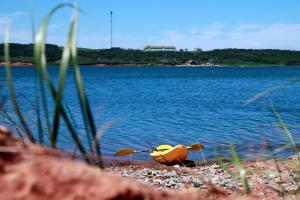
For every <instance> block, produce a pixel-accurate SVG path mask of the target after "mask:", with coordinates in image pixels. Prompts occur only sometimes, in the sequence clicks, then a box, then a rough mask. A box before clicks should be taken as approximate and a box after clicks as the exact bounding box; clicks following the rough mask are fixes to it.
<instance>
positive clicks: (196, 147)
mask: <svg viewBox="0 0 300 200" xmlns="http://www.w3.org/2000/svg"><path fill="white" fill-rule="evenodd" d="M187 149H188V150H189V151H201V150H203V149H204V145H203V144H191V145H189V146H187Z"/></svg>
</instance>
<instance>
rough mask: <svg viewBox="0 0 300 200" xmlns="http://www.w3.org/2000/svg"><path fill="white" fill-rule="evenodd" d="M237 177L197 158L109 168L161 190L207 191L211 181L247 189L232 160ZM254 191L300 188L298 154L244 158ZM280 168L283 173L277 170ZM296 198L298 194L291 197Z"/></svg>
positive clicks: (228, 189)
mask: <svg viewBox="0 0 300 200" xmlns="http://www.w3.org/2000/svg"><path fill="white" fill-rule="evenodd" d="M224 163H226V165H228V169H229V170H230V171H232V172H233V173H234V174H236V175H237V177H234V176H232V175H230V174H229V173H228V172H227V171H224V169H223V168H222V167H221V166H220V165H219V164H218V162H217V161H213V160H209V161H206V162H203V161H195V166H188V167H185V166H179V165H174V166H165V165H162V164H159V163H154V162H148V163H132V162H131V163H127V164H126V163H123V164H119V165H111V166H107V168H106V169H105V171H106V172H108V173H111V174H114V175H118V176H122V177H126V178H129V179H132V180H134V181H138V182H140V183H142V184H146V185H150V186H152V187H154V188H155V189H156V190H158V191H170V190H171V191H186V190H192V191H195V190H196V191H201V192H207V191H208V190H209V188H210V185H211V184H213V186H214V187H216V188H218V189H219V190H221V191H223V192H225V193H226V194H228V195H233V194H235V193H236V192H244V191H245V187H244V184H243V180H242V179H241V178H240V177H239V176H238V170H237V169H236V167H235V166H234V165H233V164H231V163H230V162H226V161H225V162H224ZM241 164H242V166H243V168H244V169H245V173H246V178H247V181H248V184H249V187H250V189H251V191H252V192H253V193H254V194H257V195H259V196H260V197H263V198H264V199H277V198H278V197H279V193H278V192H276V191H279V190H281V188H280V186H279V184H281V185H282V187H284V188H285V190H286V192H287V193H289V194H295V193H296V192H297V189H298V188H297V184H296V183H295V182H294V176H295V175H296V172H295V169H296V156H292V157H288V158H284V159H278V160H277V159H276V160H274V159H266V160H253V161H241ZM278 169H279V170H280V172H281V173H278ZM291 199H297V196H295V197H293V198H291Z"/></svg>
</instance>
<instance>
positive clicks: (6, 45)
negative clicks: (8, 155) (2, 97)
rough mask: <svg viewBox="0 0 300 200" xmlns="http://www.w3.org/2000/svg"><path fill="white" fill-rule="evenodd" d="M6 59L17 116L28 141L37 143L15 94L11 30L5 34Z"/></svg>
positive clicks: (11, 94)
mask: <svg viewBox="0 0 300 200" xmlns="http://www.w3.org/2000/svg"><path fill="white" fill-rule="evenodd" d="M4 59H5V71H6V78H7V82H8V89H9V93H10V97H11V101H12V104H13V106H14V108H15V112H16V115H17V116H18V118H19V120H20V123H21V125H22V126H23V128H24V130H25V132H26V135H27V137H28V139H29V140H30V141H31V142H35V139H34V136H33V134H32V132H31V130H30V128H29V126H28V124H27V122H26V121H25V119H24V117H23V114H22V111H21V109H20V107H19V104H18V101H17V97H16V94H15V88H14V83H13V78H12V72H11V69H10V59H9V28H7V29H6V31H5V34H4Z"/></svg>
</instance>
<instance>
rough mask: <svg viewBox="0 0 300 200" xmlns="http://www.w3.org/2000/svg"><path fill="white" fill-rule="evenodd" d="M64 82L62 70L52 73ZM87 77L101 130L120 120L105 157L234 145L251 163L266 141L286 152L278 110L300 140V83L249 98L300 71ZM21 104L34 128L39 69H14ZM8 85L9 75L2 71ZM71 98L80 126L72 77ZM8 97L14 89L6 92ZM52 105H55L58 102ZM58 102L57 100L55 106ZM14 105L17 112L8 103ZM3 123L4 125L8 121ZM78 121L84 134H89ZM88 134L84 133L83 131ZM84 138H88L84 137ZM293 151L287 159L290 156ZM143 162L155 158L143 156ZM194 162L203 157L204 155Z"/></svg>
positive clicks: (65, 140) (99, 71) (109, 133)
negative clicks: (165, 147)
mask: <svg viewBox="0 0 300 200" xmlns="http://www.w3.org/2000/svg"><path fill="white" fill-rule="evenodd" d="M49 70H50V74H51V76H52V77H53V78H54V79H56V76H57V73H58V68H57V67H51V68H49ZM81 72H82V76H83V79H84V83H85V86H86V90H87V93H88V96H89V100H90V103H91V105H92V108H93V111H94V116H95V120H96V123H97V125H98V127H101V126H103V125H105V124H107V123H109V122H113V125H112V127H111V128H109V129H108V130H106V131H105V132H104V134H103V136H102V138H101V147H102V149H103V153H104V154H105V155H112V154H113V153H114V152H115V151H117V150H119V149H123V148H134V149H137V150H139V149H148V148H151V147H155V146H156V145H158V144H162V143H167V144H185V145H189V144H193V143H203V144H204V145H205V147H206V148H205V150H204V151H203V153H204V156H205V157H206V159H210V158H213V157H214V156H215V154H216V153H218V154H223V153H226V152H227V150H226V148H225V149H221V150H216V149H220V148H221V147H222V148H223V147H224V146H227V145H228V144H231V143H234V144H236V145H237V146H238V151H239V152H240V153H243V154H244V156H245V157H246V158H249V159H251V155H250V154H247V155H245V153H257V152H262V151H263V146H264V144H266V143H268V144H270V145H271V146H272V148H278V147H280V146H282V145H284V144H287V142H288V140H287V138H286V136H285V135H284V134H283V132H282V130H281V128H280V126H279V124H278V122H277V120H276V118H275V117H274V114H273V113H272V112H271V111H270V105H271V103H272V104H273V105H274V107H275V108H276V110H277V111H278V113H279V114H280V115H281V117H282V119H283V120H284V121H285V122H286V124H287V126H288V127H289V128H290V130H291V132H292V133H293V134H294V137H295V139H296V141H297V142H298V141H299V139H300V138H299V130H300V125H299V119H300V114H299V113H300V112H299V111H300V98H299V93H300V83H294V84H291V85H288V86H286V87H284V88H281V89H277V90H275V91H273V92H272V93H270V94H267V95H266V96H264V97H262V98H260V99H258V100H257V101H255V102H253V103H252V104H250V105H245V101H247V100H248V99H250V98H251V97H253V96H255V95H256V94H258V93H259V92H261V91H263V90H266V89H268V88H271V87H273V86H274V85H277V84H282V83H285V82H287V81H289V80H293V79H296V78H299V77H300V68H297V67H285V68H280V67H251V68H249V67H244V68H241V67H227V68H174V67H173V68H172V67H94V68H91V67H82V68H81ZM13 74H14V80H15V86H16V90H17V94H18V98H19V101H20V102H21V105H22V108H23V110H24V111H25V113H26V119H27V120H28V121H29V122H30V123H31V125H32V127H34V126H35V125H34V124H35V123H36V118H35V115H34V108H33V106H32V104H35V100H34V99H35V98H34V94H35V86H36V81H37V80H36V76H35V73H34V69H33V68H31V67H16V68H13ZM0 77H1V85H4V82H3V81H4V70H3V69H0ZM67 84H68V85H67V89H66V93H65V100H66V102H68V104H69V106H70V109H71V110H72V111H73V114H74V117H75V118H76V119H77V120H79V121H80V117H79V116H80V108H79V106H78V101H77V100H78V99H77V97H76V90H75V87H74V84H73V74H72V73H71V72H70V73H69V76H68V80H67ZM1 88H2V89H1V90H2V96H3V97H4V99H5V97H7V96H8V92H7V89H6V86H5V85H4V86H3V87H1ZM48 98H49V101H50V99H51V98H50V97H48ZM50 104H51V102H50ZM5 105H6V108H7V109H8V110H9V112H10V113H11V114H12V113H13V110H12V109H11V108H10V105H9V103H8V102H7V101H6V103H5ZM3 120H4V119H2V123H3ZM82 128H83V125H82V123H78V130H82ZM61 131H62V132H63V134H62V135H61V136H60V138H59V140H60V141H59V147H60V148H63V149H66V150H72V148H73V146H72V145H70V142H69V141H70V137H69V135H68V134H66V133H65V130H64V129H61ZM82 132H83V131H82ZM82 139H83V140H84V137H83V136H82ZM290 154H291V152H290V151H289V150H285V151H283V152H281V154H280V155H283V156H288V155H290ZM134 158H136V159H146V160H147V159H149V158H148V156H147V154H136V155H134ZM190 158H191V159H201V158H202V155H201V153H199V152H195V153H191V154H190Z"/></svg>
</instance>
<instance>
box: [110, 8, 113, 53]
mask: <svg viewBox="0 0 300 200" xmlns="http://www.w3.org/2000/svg"><path fill="white" fill-rule="evenodd" d="M112 47H113V11H110V48H111V49H112Z"/></svg>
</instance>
